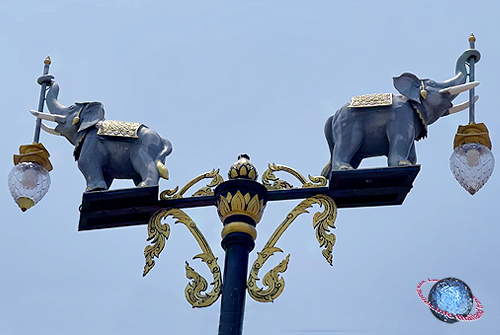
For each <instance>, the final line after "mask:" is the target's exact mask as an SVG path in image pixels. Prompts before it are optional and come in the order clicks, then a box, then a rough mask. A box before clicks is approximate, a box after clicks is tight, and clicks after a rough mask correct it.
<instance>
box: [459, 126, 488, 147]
mask: <svg viewBox="0 0 500 335" xmlns="http://www.w3.org/2000/svg"><path fill="white" fill-rule="evenodd" d="M465 143H479V144H481V145H484V146H485V147H487V148H488V149H490V150H491V140H490V135H489V133H488V128H486V125H485V124H484V123H473V122H472V123H469V124H468V125H466V126H458V129H457V133H456V134H455V140H454V141H453V149H456V148H457V147H459V146H461V145H462V144H465Z"/></svg>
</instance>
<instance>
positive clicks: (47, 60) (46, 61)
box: [43, 56, 52, 65]
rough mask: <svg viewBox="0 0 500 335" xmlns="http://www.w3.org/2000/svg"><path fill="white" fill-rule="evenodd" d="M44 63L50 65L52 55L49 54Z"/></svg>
mask: <svg viewBox="0 0 500 335" xmlns="http://www.w3.org/2000/svg"><path fill="white" fill-rule="evenodd" d="M43 63H44V64H47V65H50V63H52V62H51V60H50V56H47V58H45V60H44V61H43Z"/></svg>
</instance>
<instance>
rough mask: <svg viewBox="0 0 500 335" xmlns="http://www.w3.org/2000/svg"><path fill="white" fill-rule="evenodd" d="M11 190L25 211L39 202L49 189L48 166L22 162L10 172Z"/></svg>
mask: <svg viewBox="0 0 500 335" xmlns="http://www.w3.org/2000/svg"><path fill="white" fill-rule="evenodd" d="M8 183H9V190H10V193H11V194H12V197H13V198H14V201H15V202H16V203H17V204H18V205H19V208H21V210H22V211H23V212H25V211H27V210H28V209H29V208H31V207H33V206H34V205H35V204H37V203H38V202H39V201H40V200H42V198H43V197H44V195H45V194H46V193H47V191H48V190H49V186H50V176H49V172H48V171H47V169H46V168H44V167H43V166H41V165H40V164H38V163H34V162H22V163H19V164H17V165H15V166H14V168H13V169H12V170H11V171H10V173H9V180H8Z"/></svg>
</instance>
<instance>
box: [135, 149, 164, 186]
mask: <svg viewBox="0 0 500 335" xmlns="http://www.w3.org/2000/svg"><path fill="white" fill-rule="evenodd" d="M130 160H131V162H132V167H133V168H134V170H135V171H136V172H137V173H138V174H139V175H140V176H141V178H142V181H141V182H140V183H139V184H138V185H137V186H140V187H144V186H156V185H158V181H159V180H160V173H159V171H158V168H157V166H156V163H155V161H154V160H153V159H152V158H151V156H150V155H148V153H147V152H146V151H145V150H143V149H142V148H139V149H138V150H137V152H135V153H132V155H131V157H130ZM134 182H135V180H134Z"/></svg>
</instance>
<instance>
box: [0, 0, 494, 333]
mask: <svg viewBox="0 0 500 335" xmlns="http://www.w3.org/2000/svg"><path fill="white" fill-rule="evenodd" d="M499 12H500V4H499V3H498V2H496V1H474V2H471V1H453V2H452V1H425V0H424V1H418V2H415V1H177V2H172V1H137V0H134V1H129V0H125V1H107V0H96V1H83V0H81V1H27V0H21V1H9V2H8V3H2V4H0V44H1V45H2V54H1V56H0V66H1V67H2V70H1V73H2V77H3V80H2V81H0V92H2V93H1V94H2V100H1V101H2V105H1V113H2V115H3V126H4V129H5V132H4V133H3V134H2V137H1V140H2V143H3V145H2V146H1V147H0V156H1V157H3V162H4V163H3V164H1V165H0V169H1V173H0V175H2V176H4V180H5V182H4V187H3V188H1V192H0V196H1V200H2V201H1V203H2V215H3V217H4V219H3V220H2V224H1V225H0V268H1V269H2V275H1V276H0V334H2V335H3V334H7V335H10V334H14V335H18V334H19V335H24V334H39V335H48V334H51V335H52V334H72V335H73V334H74V335H80V334H81V335H83V334H85V335H87V334H95V335H101V334H107V335H110V334H113V335H122V334H123V335H124V334H127V335H135V334H163V333H165V334H216V333H217V328H218V315H219V308H220V300H219V301H218V302H217V303H215V304H214V305H213V306H211V307H209V308H204V309H192V308H191V306H190V305H189V304H188V303H187V301H186V300H185V298H184V287H185V285H186V284H187V279H186V278H185V274H184V261H186V260H188V261H189V262H190V264H191V266H193V267H195V268H196V269H197V270H198V271H199V272H200V273H202V274H203V275H205V276H206V277H208V271H206V269H205V268H204V267H205V265H204V264H202V263H201V262H199V261H192V260H191V258H192V257H193V256H194V255H196V254H198V252H199V249H198V246H197V245H196V243H195V241H194V239H193V238H192V237H191V236H190V235H189V233H188V232H187V230H186V229H185V228H184V227H182V226H180V225H175V226H172V233H171V237H170V240H169V241H168V243H167V246H166V248H165V250H164V252H163V254H162V255H161V257H160V259H159V260H158V261H157V264H156V266H155V268H154V269H153V270H152V271H151V272H150V274H148V276H147V277H146V278H142V269H143V266H144V257H143V250H144V247H145V246H146V245H147V242H146V238H147V230H146V227H145V226H139V227H129V228H120V229H111V230H101V231H92V232H83V233H79V232H77V226H78V219H79V212H78V206H79V205H80V203H81V197H82V192H83V190H84V189H85V181H84V178H83V176H82V175H81V173H80V172H79V170H78V168H77V166H76V163H75V162H74V161H73V157H72V151H73V148H72V146H71V145H70V144H69V143H68V142H67V141H66V140H64V139H62V138H56V137H53V136H50V135H48V134H46V133H42V136H41V142H42V143H43V144H44V145H45V146H46V148H47V149H48V150H49V151H50V153H51V161H52V164H53V165H54V170H53V171H52V172H51V178H52V185H51V188H50V191H49V193H48V194H47V195H46V197H45V198H44V199H43V200H42V201H41V202H40V203H39V204H37V205H36V206H35V207H34V208H32V209H30V210H29V211H28V212H26V213H21V211H20V210H19V209H18V208H17V206H16V205H15V203H14V202H13V201H12V199H11V197H10V193H9V191H8V189H7V186H6V179H7V175H8V173H9V171H10V170H11V168H12V166H13V165H12V155H13V154H14V153H16V152H17V150H18V147H19V145H21V144H27V143H30V142H31V140H32V138H33V129H34V118H33V117H32V116H31V115H30V114H29V113H28V111H29V110H30V109H36V107H37V103H38V94H39V89H40V88H39V85H38V84H37V83H36V78H37V77H38V76H39V75H40V74H41V73H42V69H43V60H44V58H45V57H46V56H47V55H50V56H51V58H52V65H51V69H50V73H52V74H53V75H54V76H55V78H56V80H57V81H58V83H59V84H60V87H61V92H60V95H59V99H60V101H61V102H62V103H63V104H66V105H69V104H71V103H73V102H74V101H88V100H97V101H102V102H103V103H104V105H105V108H106V116H107V118H108V119H111V120H122V121H133V122H141V123H144V124H146V125H148V126H150V128H152V129H154V130H156V131H157V132H159V133H160V134H161V135H162V136H164V137H166V138H168V139H169V140H171V141H172V143H173V146H174V151H173V153H172V155H170V156H169V157H168V158H167V166H168V168H169V170H170V177H171V178H170V180H169V181H165V180H162V181H161V183H160V188H161V189H167V188H174V187H175V186H177V185H179V186H181V187H182V186H183V185H184V184H185V183H186V182H188V181H189V180H190V179H192V178H194V177H195V176H197V175H199V174H201V173H203V172H206V171H209V170H211V169H213V168H220V169H221V172H222V174H223V175H224V176H225V174H226V171H227V170H228V169H229V166H230V165H231V164H232V163H233V162H234V161H235V160H236V158H237V156H238V154H240V153H242V152H247V153H248V154H249V155H250V156H251V158H252V162H253V163H254V165H255V166H256V167H257V169H258V171H259V173H260V174H262V173H263V172H264V171H265V169H266V168H267V164H268V163H273V162H275V163H280V164H285V165H288V166H292V167H294V168H296V169H297V170H298V171H300V172H301V173H302V174H304V175H307V174H312V175H318V174H319V173H320V171H321V169H322V168H323V166H324V165H325V163H326V162H327V161H328V158H329V153H328V146H327V143H326V140H325V138H324V135H323V126H324V122H325V120H326V119H327V118H328V116H330V115H331V114H333V113H334V112H335V111H336V110H337V109H338V108H339V107H340V106H342V105H343V104H344V103H345V102H347V101H348V100H349V99H350V98H351V96H353V95H360V94H367V93H378V92H387V93H396V90H395V89H394V88H393V87H392V77H394V76H398V75H400V74H401V73H403V72H412V73H415V74H416V75H417V76H419V77H421V78H427V77H430V78H433V79H435V80H439V81H441V80H445V79H447V78H450V77H452V76H453V75H454V69H455V61H456V59H457V58H458V56H460V54H461V53H462V52H463V51H464V50H465V49H466V48H467V47H468V42H467V38H468V36H469V34H470V33H471V32H474V34H475V35H476V37H477V42H476V47H477V49H478V50H479V51H480V52H481V54H482V59H481V61H480V62H479V64H478V65H477V67H476V79H477V80H478V81H480V82H481V85H480V86H478V88H477V89H476V93H477V94H478V95H479V96H480V99H479V101H478V103H477V105H476V106H477V108H476V111H477V121H478V122H485V123H486V125H487V126H488V128H489V129H490V133H491V139H492V141H493V152H494V153H496V147H497V145H498V143H500V136H498V134H499V132H500V125H499V124H500V123H499V121H500V117H499V112H498V106H497V104H496V103H495V101H496V98H497V97H498V90H499V89H500V85H499V81H498V75H499V73H500V71H499V69H498V64H499V59H500V38H499V35H498V33H499V31H500V22H499V19H498V13H499ZM466 99H467V97H466V96H463V97H462V96H460V97H459V98H457V100H456V102H462V101H465V100H466ZM466 123H467V113H466V112H465V113H461V114H459V115H453V116H450V117H446V118H443V119H441V120H438V122H436V123H435V124H433V125H431V126H430V127H429V136H428V138H427V139H425V140H423V141H421V142H419V143H418V144H417V155H418V161H419V164H421V165H422V170H421V172H420V174H419V175H418V177H417V179H416V181H415V183H414V189H413V190H412V191H411V192H410V193H409V195H408V197H407V199H406V201H405V203H404V205H403V206H398V207H385V208H363V209H343V210H339V213H338V217H337V221H336V226H337V229H336V230H335V234H336V236H337V243H336V245H335V247H334V266H333V267H330V266H329V265H328V264H327V263H326V262H325V260H324V258H323V256H322V255H321V249H320V248H319V247H318V244H317V241H316V238H315V234H314V230H313V229H312V215H310V216H305V215H304V216H301V217H299V218H298V219H297V220H296V222H294V224H293V225H292V226H291V227H290V228H289V230H288V231H287V232H286V233H285V235H283V237H282V238H281V240H280V241H279V242H278V244H277V246H278V247H280V248H281V249H283V250H284V253H285V254H288V253H290V254H291V258H290V263H289V266H288V270H287V271H286V272H285V273H284V275H283V276H284V278H285V281H286V287H285V290H284V292H283V294H282V295H281V296H280V297H279V298H278V299H277V300H276V301H275V302H274V303H272V304H262V303H258V302H255V301H253V300H252V299H251V298H250V297H248V299H247V308H246V316H245V325H244V334H245V335H252V334H255V335H257V334H259V335H275V334H276V335H283V334H293V335H295V334H297V335H299V334H301V335H302V334H344V333H345V334H349V333H357V334H497V333H498V329H500V321H499V318H498V315H499V314H500V297H499V291H498V287H499V286H500V271H499V270H498V261H497V260H498V257H499V253H498V245H499V244H500V240H499V239H500V230H499V228H498V222H497V221H498V219H497V216H498V215H497V208H496V206H498V205H499V201H498V195H499V192H498V189H499V186H500V178H499V177H498V176H499V174H498V171H497V172H494V174H493V176H492V177H491V179H490V181H489V182H488V183H487V184H486V185H485V187H484V188H483V189H481V190H480V191H479V192H478V193H477V194H476V195H474V196H473V197H472V196H470V195H469V194H468V193H467V192H466V191H465V190H463V189H462V188H461V187H460V186H459V185H458V184H457V183H456V181H455V180H454V179H453V176H452V175H451V173H450V171H449V167H448V166H449V161H448V160H449V156H450V154H451V152H452V141H453V136H454V134H455V131H456V128H457V126H458V125H459V124H466ZM497 157H498V154H497ZM385 164H386V162H385V159H382V158H379V159H372V160H368V161H367V162H365V163H364V164H363V166H364V167H366V166H379V165H382V166H385ZM279 176H280V177H283V178H285V175H279ZM290 181H291V182H293V180H290ZM129 186H132V183H131V182H130V181H121V182H118V183H115V184H114V187H129ZM201 186H204V185H201ZM201 186H200V187H201ZM296 204H298V201H285V202H282V203H275V202H273V203H270V204H269V205H268V206H267V209H266V212H265V215H264V217H263V219H262V221H261V222H260V223H259V225H258V234H259V236H258V239H257V241H256V249H255V250H254V251H253V252H252V254H251V256H250V261H251V262H253V260H254V259H255V258H256V251H260V250H261V249H262V247H263V246H264V244H265V243H266V241H267V238H268V237H269V236H270V234H271V233H272V231H273V230H274V228H275V227H276V226H277V225H278V223H279V222H281V220H282V219H283V218H284V217H285V216H286V214H287V213H288V211H290V210H291V209H292V208H293V207H294V206H295V205H296ZM187 212H188V214H189V215H190V216H191V217H192V218H193V219H194V220H195V221H196V223H197V224H198V226H199V227H200V229H201V230H202V232H203V233H204V234H205V237H206V238H207V240H208V242H209V243H210V245H211V247H212V250H213V251H214V253H215V254H216V256H218V257H219V264H221V265H222V264H223V259H224V253H223V251H222V249H221V247H220V231H221V223H220V221H219V219H218V217H217V214H216V210H215V208H203V209H194V210H188V211H187ZM283 257H284V255H283V256H282V255H277V256H274V257H273V258H274V259H271V260H270V261H269V262H268V263H269V264H266V266H269V268H270V267H271V266H274V265H276V264H278V262H280V261H281V259H282V258H283ZM204 271H205V272H204ZM450 276H451V277H456V278H459V279H461V280H463V281H465V282H466V283H467V284H468V285H469V286H470V288H471V289H472V292H473V293H474V295H475V296H476V297H477V298H478V299H479V300H480V301H481V303H482V304H483V306H484V316H483V318H482V319H481V320H479V321H477V322H472V323H463V322H460V323H457V324H453V325H449V324H445V323H442V322H439V321H438V320H437V319H435V318H434V317H433V316H432V314H431V313H430V311H429V309H428V308H427V307H426V306H425V305H424V304H423V303H422V302H421V301H420V299H419V298H418V296H417V294H416V292H415V288H416V286H417V284H418V283H419V282H420V281H421V280H425V279H427V278H445V277H450ZM428 285H429V286H428V287H427V286H424V287H423V289H424V294H425V295H426V294H427V292H428V290H429V289H430V284H428Z"/></svg>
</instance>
